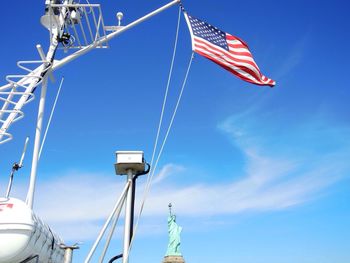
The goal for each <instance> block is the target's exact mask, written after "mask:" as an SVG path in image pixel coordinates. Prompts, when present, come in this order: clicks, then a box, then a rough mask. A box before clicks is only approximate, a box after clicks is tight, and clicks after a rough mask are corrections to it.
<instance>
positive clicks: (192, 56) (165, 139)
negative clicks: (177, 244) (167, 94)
mask: <svg viewBox="0 0 350 263" xmlns="http://www.w3.org/2000/svg"><path fill="white" fill-rule="evenodd" d="M193 58H194V53H192V54H191V59H190V61H189V63H188V67H187V71H186V75H185V79H184V81H183V83H182V87H181V91H180V94H179V97H178V100H177V102H176V106H175V109H174V112H173V115H172V117H171V121H170V124H169V126H168V130H167V132H166V135H165V137H164V140H163V143H162V146H161V148H160V151H159V153H158V156H157V159H156V162H155V165H154V168H153V170H152V172H151V175H150V179H149V183H148V184H147V185H146V190H145V194H144V198H143V200H142V203H141V207H140V212H139V215H138V219H137V222H136V225H135V229H134V235H133V237H132V239H131V242H130V247H129V252H128V254H127V255H126V258H129V253H130V250H131V246H132V243H133V240H134V236H135V234H136V231H137V228H138V224H139V221H140V218H141V215H142V212H143V208H144V205H145V202H146V199H147V196H148V194H149V191H150V189H151V185H152V180H153V177H154V173H155V170H156V168H157V165H158V162H159V160H160V157H161V155H162V153H163V149H164V146H165V143H166V141H167V139H168V136H169V133H170V130H171V128H172V125H173V122H174V119H175V116H176V113H177V110H178V107H179V105H180V101H181V98H182V94H183V91H184V89H185V86H186V82H187V78H188V74H189V72H190V68H191V65H192V61H193Z"/></svg>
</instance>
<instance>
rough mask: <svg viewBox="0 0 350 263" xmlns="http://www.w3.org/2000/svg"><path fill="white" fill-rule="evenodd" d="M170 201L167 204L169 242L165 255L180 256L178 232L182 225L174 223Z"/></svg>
mask: <svg viewBox="0 0 350 263" xmlns="http://www.w3.org/2000/svg"><path fill="white" fill-rule="evenodd" d="M171 207H172V205H171V203H170V204H169V217H168V233H169V243H168V249H167V252H166V255H165V256H181V252H180V243H181V241H180V234H181V230H182V227H180V226H179V225H178V224H177V223H176V216H175V215H173V214H172V213H171Z"/></svg>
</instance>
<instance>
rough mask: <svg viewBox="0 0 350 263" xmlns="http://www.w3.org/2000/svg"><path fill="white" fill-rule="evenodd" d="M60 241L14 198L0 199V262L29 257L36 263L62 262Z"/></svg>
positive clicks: (4, 262) (5, 262) (23, 204)
mask: <svg viewBox="0 0 350 263" xmlns="http://www.w3.org/2000/svg"><path fill="white" fill-rule="evenodd" d="M62 244H63V241H62V240H61V239H60V238H59V237H58V236H57V235H56V234H54V233H53V232H52V231H51V229H50V228H49V226H48V225H46V224H45V223H43V222H42V221H41V220H40V218H39V217H37V216H36V215H35V214H34V212H33V211H32V210H31V209H30V208H29V207H28V206H27V205H26V203H25V202H23V201H21V200H19V199H16V198H8V199H5V198H0V263H18V262H22V261H24V260H28V259H30V258H36V259H38V262H40V263H62V262H63V258H64V249H62V248H61V247H60V245H62Z"/></svg>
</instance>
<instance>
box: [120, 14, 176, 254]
mask: <svg viewBox="0 0 350 263" xmlns="http://www.w3.org/2000/svg"><path fill="white" fill-rule="evenodd" d="M180 21H181V7H179V11H178V18H177V27H176V34H175V41H174V50H173V56H172V59H171V64H170V69H169V75H168V80H167V85H166V89H165V94H164V99H163V105H162V110H161V114H160V117H159V123H158V129H157V135H156V138H155V141H154V146H153V152H152V158H151V162H150V167H151V172H150V173H149V174H148V175H147V181H146V184H145V187H144V191H143V197H142V200H146V198H147V195H148V191H149V190H148V189H149V185H150V184H151V178H152V177H151V176H150V175H151V174H152V173H153V170H154V169H153V162H154V157H155V155H156V150H157V146H158V140H159V135H160V130H161V127H162V123H163V116H164V111H165V106H166V102H167V98H168V92H169V87H170V82H171V77H172V73H173V68H174V61H175V57H176V51H177V44H178V36H179V29H180ZM144 204H145V201H142V204H141V207H140V210H139V213H138V217H137V221H136V224H135V227H134V234H133V236H132V238H131V241H130V246H129V252H128V255H125V256H126V257H129V254H130V249H131V246H132V243H133V240H134V236H135V234H136V231H137V229H138V225H139V221H140V218H141V215H142V212H143V207H144Z"/></svg>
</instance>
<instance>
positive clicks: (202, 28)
mask: <svg viewBox="0 0 350 263" xmlns="http://www.w3.org/2000/svg"><path fill="white" fill-rule="evenodd" d="M188 18H189V19H190V23H191V27H192V31H193V34H194V35H195V36H197V37H200V38H203V39H205V40H207V41H209V42H210V43H212V44H214V45H217V46H219V47H221V48H223V49H226V50H228V45H227V41H226V33H225V32H223V31H221V30H220V29H218V28H217V27H215V26H212V25H209V24H208V23H205V22H203V21H201V20H199V19H197V18H194V17H191V16H188Z"/></svg>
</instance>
